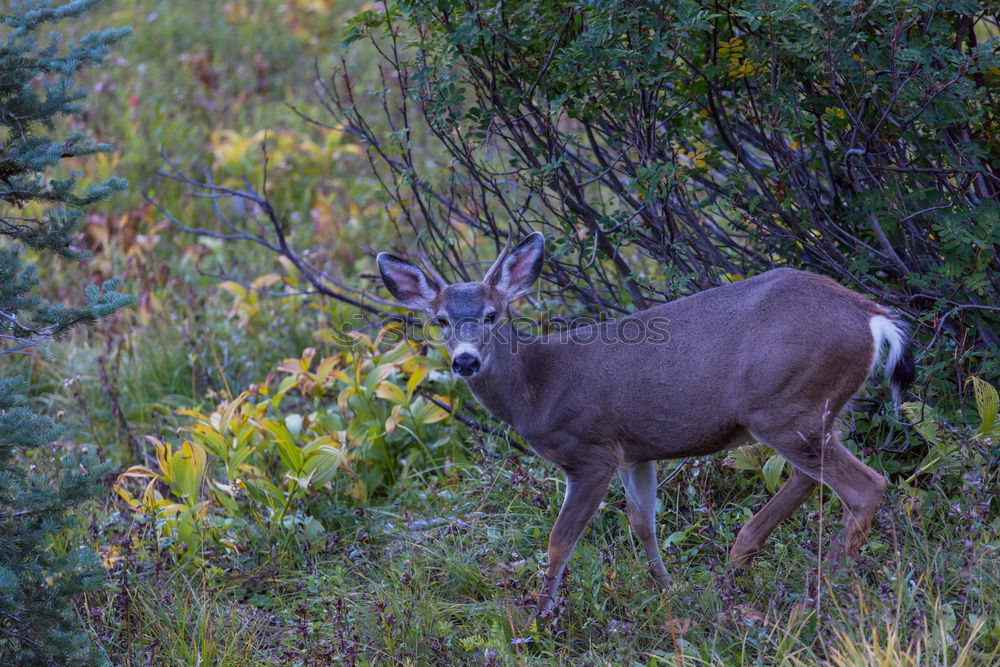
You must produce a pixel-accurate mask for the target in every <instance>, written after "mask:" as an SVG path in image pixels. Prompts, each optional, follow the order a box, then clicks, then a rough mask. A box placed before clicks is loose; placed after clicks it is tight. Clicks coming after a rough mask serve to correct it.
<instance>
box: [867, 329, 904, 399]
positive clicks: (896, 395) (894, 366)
mask: <svg viewBox="0 0 1000 667" xmlns="http://www.w3.org/2000/svg"><path fill="white" fill-rule="evenodd" d="M868 326H869V327H870V328H871V330H872V337H873V338H874V339H875V354H874V355H872V365H871V370H872V371H874V370H875V366H876V365H877V364H878V360H879V357H880V356H881V352H882V349H883V348H884V347H888V348H889V351H888V352H887V353H886V357H885V364H884V365H883V369H884V370H883V373H884V375H885V377H886V378H887V379H888V380H889V386H890V387H891V388H892V401H893V403H894V404H895V405H896V409H897V410H898V409H899V406H900V405H902V403H903V394H904V392H905V391H906V388H907V387H908V386H910V384H911V383H912V382H913V373H914V361H913V352H912V350H911V349H910V334H909V331H908V330H907V328H906V325H905V324H903V323H902V322H901V321H900V320H898V319H897V318H895V317H891V316H889V317H887V316H885V315H875V316H874V317H872V318H871V319H870V320H869V321H868Z"/></svg>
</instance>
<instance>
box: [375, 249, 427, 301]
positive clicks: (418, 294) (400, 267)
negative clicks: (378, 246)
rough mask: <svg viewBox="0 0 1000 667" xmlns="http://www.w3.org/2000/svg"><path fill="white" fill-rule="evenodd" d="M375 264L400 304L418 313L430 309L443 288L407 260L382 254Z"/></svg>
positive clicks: (383, 280)
mask: <svg viewBox="0 0 1000 667" xmlns="http://www.w3.org/2000/svg"><path fill="white" fill-rule="evenodd" d="M375 262H376V263H377V264H378V270H379V273H381V274H382V282H383V283H385V286H386V288H388V290H389V291H390V292H391V293H392V295H393V296H394V297H396V298H397V299H398V300H399V302H400V303H402V304H403V305H404V306H406V307H407V308H412V309H413V310H417V311H426V310H429V309H430V307H431V303H432V302H433V301H434V298H435V297H436V296H437V295H438V292H440V291H441V287H442V286H441V285H439V284H438V283H437V281H436V280H434V279H432V278H428V277H427V276H426V275H425V274H424V272H423V271H421V270H420V269H418V268H417V267H415V266H413V265H412V264H410V263H409V262H407V261H406V260H405V259H400V258H399V257H396V256H395V255H390V254H389V253H387V252H380V253H379V254H378V257H377V258H376V259H375Z"/></svg>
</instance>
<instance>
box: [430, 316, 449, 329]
mask: <svg viewBox="0 0 1000 667" xmlns="http://www.w3.org/2000/svg"><path fill="white" fill-rule="evenodd" d="M431 324H433V325H434V326H436V327H446V326H448V320H446V319H445V318H443V317H435V318H434V319H433V320H431Z"/></svg>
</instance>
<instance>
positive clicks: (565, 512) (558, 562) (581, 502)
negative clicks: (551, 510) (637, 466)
mask: <svg viewBox="0 0 1000 667" xmlns="http://www.w3.org/2000/svg"><path fill="white" fill-rule="evenodd" d="M613 471H614V468H613V467H607V468H604V467H601V468H588V469H583V470H572V471H570V470H567V471H566V497H565V498H564V499H563V505H562V509H561V510H559V518H557V519H556V523H555V526H553V527H552V532H551V533H550V534H549V566H548V568H547V569H546V570H545V582H544V584H543V585H542V591H541V592H540V593H539V594H538V616H539V618H545V617H547V616H549V615H550V614H551V613H552V607H553V606H554V605H555V599H556V594H557V593H558V591H559V584H560V582H561V581H562V575H563V570H565V569H566V560H567V559H568V558H569V556H570V554H571V553H572V552H573V547H574V546H575V545H576V541H577V540H578V539H580V535H581V534H582V533H583V529H584V528H586V527H587V523H589V522H590V519H591V517H593V516H594V512H596V511H597V507H598V506H599V505H600V504H601V500H602V499H603V498H604V496H605V495H606V494H607V491H608V482H610V481H611V475H612V473H613Z"/></svg>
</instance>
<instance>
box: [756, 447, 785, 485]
mask: <svg viewBox="0 0 1000 667" xmlns="http://www.w3.org/2000/svg"><path fill="white" fill-rule="evenodd" d="M784 471H785V459H783V458H781V456H779V455H778V454H775V455H773V456H772V457H771V458H769V459H768V460H767V463H765V464H764V467H763V468H762V469H761V473H762V474H763V475H764V485H765V486H767V490H768V491H770V492H771V493H774V492H776V491H777V490H778V485H779V484H780V483H781V474H782V473H783V472H784Z"/></svg>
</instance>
